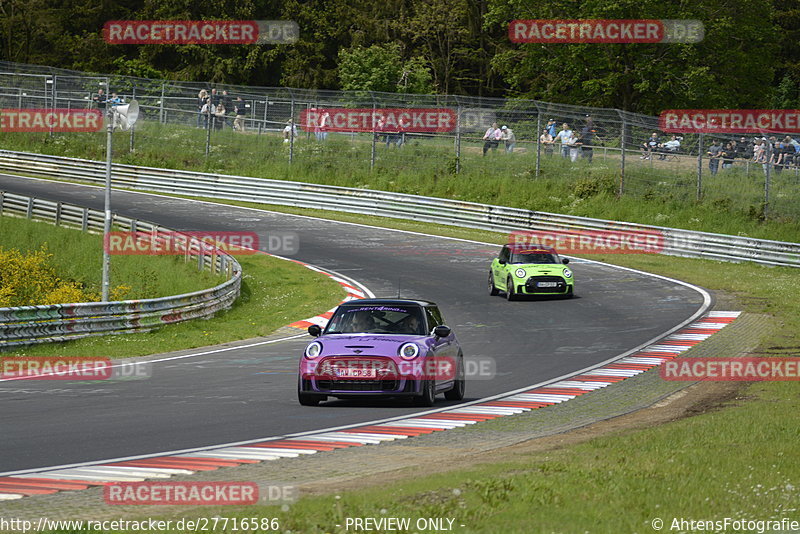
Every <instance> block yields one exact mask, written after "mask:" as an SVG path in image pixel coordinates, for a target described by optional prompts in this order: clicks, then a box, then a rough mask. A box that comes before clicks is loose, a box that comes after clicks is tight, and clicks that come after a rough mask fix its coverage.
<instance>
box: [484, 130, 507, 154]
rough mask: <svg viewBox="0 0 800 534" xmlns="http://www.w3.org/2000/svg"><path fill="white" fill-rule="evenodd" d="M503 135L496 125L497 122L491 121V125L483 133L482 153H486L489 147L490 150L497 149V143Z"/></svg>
mask: <svg viewBox="0 0 800 534" xmlns="http://www.w3.org/2000/svg"><path fill="white" fill-rule="evenodd" d="M502 136H503V132H502V131H501V130H500V128H498V127H497V123H496V122H493V123H492V125H491V126H489V128H488V129H487V130H486V133H485V134H483V140H484V143H483V155H484V156H485V155H486V152H488V150H489V149H490V148H491V149H492V150H497V147H498V145H499V144H500V138H501V137H502Z"/></svg>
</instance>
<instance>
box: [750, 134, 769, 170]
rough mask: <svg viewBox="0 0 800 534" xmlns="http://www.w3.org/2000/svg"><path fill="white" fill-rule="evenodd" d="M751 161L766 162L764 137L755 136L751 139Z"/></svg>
mask: <svg viewBox="0 0 800 534" xmlns="http://www.w3.org/2000/svg"><path fill="white" fill-rule="evenodd" d="M753 162H754V163H761V164H762V165H766V163H767V145H766V143H765V142H764V139H759V138H758V137H756V138H755V140H754V141H753ZM765 168H766V167H765Z"/></svg>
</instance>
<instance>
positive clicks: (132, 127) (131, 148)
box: [128, 84, 136, 152]
mask: <svg viewBox="0 0 800 534" xmlns="http://www.w3.org/2000/svg"><path fill="white" fill-rule="evenodd" d="M131 100H136V84H133V91H132V93H131ZM135 132H136V124H132V125H131V144H130V147H129V149H128V150H130V151H131V152H133V150H134V147H135V141H134V137H135V135H134V134H135Z"/></svg>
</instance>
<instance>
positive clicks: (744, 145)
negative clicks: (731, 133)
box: [736, 137, 753, 159]
mask: <svg viewBox="0 0 800 534" xmlns="http://www.w3.org/2000/svg"><path fill="white" fill-rule="evenodd" d="M736 157H737V158H741V159H752V158H753V143H748V142H747V138H746V137H742V138H741V139H739V142H738V143H737V144H736Z"/></svg>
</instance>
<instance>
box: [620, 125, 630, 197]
mask: <svg viewBox="0 0 800 534" xmlns="http://www.w3.org/2000/svg"><path fill="white" fill-rule="evenodd" d="M627 129H628V128H627V124H626V123H625V116H624V115H623V117H622V136H621V137H620V147H621V149H622V153H621V157H620V176H619V194H618V196H620V197H621V196H622V195H623V193H625V133H626V130H627Z"/></svg>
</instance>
